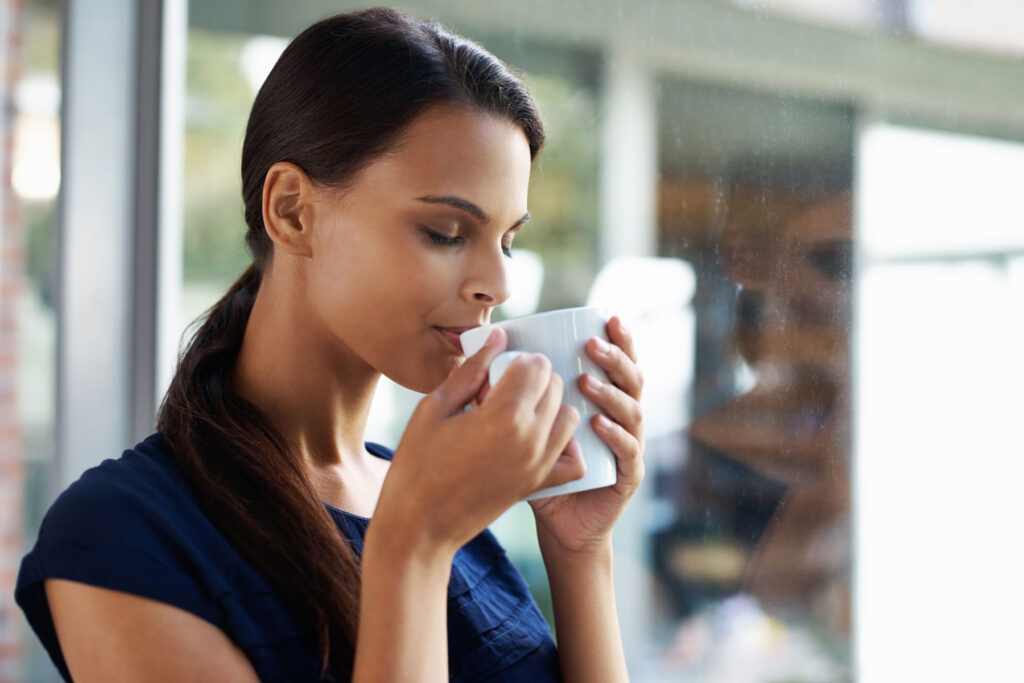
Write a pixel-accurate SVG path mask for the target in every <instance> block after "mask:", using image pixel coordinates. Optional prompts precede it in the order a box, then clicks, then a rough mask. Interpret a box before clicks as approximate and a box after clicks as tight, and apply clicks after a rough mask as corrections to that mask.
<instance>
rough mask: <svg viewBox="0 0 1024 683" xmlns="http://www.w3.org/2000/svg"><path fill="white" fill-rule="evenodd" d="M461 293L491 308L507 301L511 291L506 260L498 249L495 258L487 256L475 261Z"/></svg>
mask: <svg viewBox="0 0 1024 683" xmlns="http://www.w3.org/2000/svg"><path fill="white" fill-rule="evenodd" d="M463 293H464V296H466V297H467V298H470V299H471V300H472V301H473V302H475V303H477V304H482V305H484V306H489V307H492V308H493V307H494V306H500V305H501V304H503V303H505V302H506V301H508V298H509V296H510V295H511V294H512V290H511V287H510V286H509V281H508V266H507V258H506V257H505V255H504V254H503V253H501V251H500V249H499V250H498V254H497V255H496V256H493V255H490V254H488V255H487V256H485V257H479V258H477V259H475V263H474V267H473V268H472V271H471V273H470V275H469V277H467V278H466V281H465V283H464V284H463Z"/></svg>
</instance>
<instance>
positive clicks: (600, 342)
mask: <svg viewBox="0 0 1024 683" xmlns="http://www.w3.org/2000/svg"><path fill="white" fill-rule="evenodd" d="M594 339H596V340H597V352H598V353H600V354H601V355H602V356H607V355H608V352H609V351H611V350H612V349H611V347H610V346H609V345H608V342H606V341H605V340H604V339H601V338H600V337H594Z"/></svg>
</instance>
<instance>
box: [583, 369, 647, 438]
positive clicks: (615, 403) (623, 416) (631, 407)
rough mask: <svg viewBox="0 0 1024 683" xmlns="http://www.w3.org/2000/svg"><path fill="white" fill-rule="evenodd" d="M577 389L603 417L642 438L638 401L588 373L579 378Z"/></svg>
mask: <svg viewBox="0 0 1024 683" xmlns="http://www.w3.org/2000/svg"><path fill="white" fill-rule="evenodd" d="M579 387H580V392H581V393H582V394H583V395H584V396H585V397H586V398H588V399H590V400H591V401H593V402H594V405H596V406H597V407H598V408H600V409H601V411H602V412H603V413H604V414H605V415H607V416H608V417H610V418H611V419H612V420H613V421H615V422H617V423H619V424H620V425H622V426H623V427H625V429H626V431H628V432H629V433H630V434H632V435H633V436H635V437H637V438H640V437H642V436H643V411H642V409H641V407H640V402H639V401H637V400H636V399H635V398H633V397H632V396H630V395H629V394H627V393H626V392H624V391H623V390H622V389H619V388H618V387H617V386H615V385H614V384H610V383H608V382H602V381H601V380H600V379H598V378H597V377H594V376H593V375H591V374H588V373H584V374H583V375H581V376H580V379H579Z"/></svg>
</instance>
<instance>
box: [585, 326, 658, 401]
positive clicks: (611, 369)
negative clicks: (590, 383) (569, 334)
mask: <svg viewBox="0 0 1024 683" xmlns="http://www.w3.org/2000/svg"><path fill="white" fill-rule="evenodd" d="M586 349H587V355H589V356H590V357H591V358H592V359H593V360H594V362H595V363H597V364H598V365H599V366H600V367H601V369H602V370H604V371H605V374H607V375H608V379H609V380H611V381H612V383H614V384H615V386H617V387H619V388H620V389H622V390H623V391H625V392H626V393H627V394H629V395H630V396H632V397H633V398H635V399H637V400H639V398H640V394H641V393H642V392H643V388H644V378H643V373H641V371H640V368H639V367H638V366H637V364H636V362H635V361H634V360H633V359H632V358H630V357H629V356H628V355H627V354H626V352H625V351H623V350H622V349H621V348H619V347H618V346H616V345H614V344H609V343H608V342H606V341H605V340H603V339H601V338H600V337H591V338H590V339H589V340H587V346H586Z"/></svg>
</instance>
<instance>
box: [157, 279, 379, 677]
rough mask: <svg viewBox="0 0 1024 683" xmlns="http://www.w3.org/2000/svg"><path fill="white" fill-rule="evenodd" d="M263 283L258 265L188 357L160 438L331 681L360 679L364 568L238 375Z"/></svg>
mask: <svg viewBox="0 0 1024 683" xmlns="http://www.w3.org/2000/svg"><path fill="white" fill-rule="evenodd" d="M261 278H262V276H261V273H260V271H259V269H258V268H257V266H256V265H252V266H250V267H249V268H248V270H246V271H245V273H244V274H243V275H242V277H240V278H239V279H238V281H237V282H235V284H234V285H233V286H232V287H231V289H229V290H228V292H227V294H225V295H224V297H223V298H222V299H221V300H220V301H218V302H217V304H216V305H215V306H214V307H213V308H212V309H210V312H209V313H208V315H207V317H206V320H205V321H204V322H203V324H202V326H201V327H200V328H199V331H198V332H196V334H195V336H194V337H193V339H192V341H191V342H190V343H189V345H188V347H187V348H186V350H185V352H184V354H183V356H182V358H181V360H180V362H179V364H178V371H177V373H176V374H175V376H174V379H173V381H172V382H171V386H170V389H169V390H168V392H167V396H166V397H165V399H164V403H163V405H162V406H161V408H160V413H159V416H158V420H157V429H158V430H159V431H160V432H161V433H162V434H163V435H164V436H165V437H166V438H167V440H168V441H169V442H170V444H171V449H172V451H173V453H174V459H175V461H176V462H177V464H178V467H179V468H180V469H181V471H182V472H183V474H184V475H185V478H186V479H187V480H188V481H189V483H190V484H191V486H192V489H193V491H194V492H195V494H196V497H197V499H198V500H199V504H200V505H201V507H202V508H203V510H204V512H205V513H206V514H207V516H208V517H209V518H210V520H211V521H212V522H213V524H214V525H215V526H216V527H217V528H218V529H219V530H220V531H221V533H222V534H224V536H225V538H227V539H228V541H229V542H230V543H231V545H232V546H233V547H234V548H235V550H237V551H238V553H239V554H240V555H241V556H242V557H243V558H244V559H245V560H246V561H247V562H248V563H249V564H251V565H252V566H253V567H254V568H255V569H256V570H257V571H258V572H259V573H260V574H261V575H262V576H263V577H264V578H265V579H266V580H267V581H268V583H270V585H271V586H272V587H273V588H274V590H275V591H276V592H277V593H278V595H280V596H281V598H282V601H283V602H284V603H285V605H286V607H288V608H290V609H291V610H292V612H293V615H294V616H295V617H296V618H297V621H298V622H299V623H300V624H303V625H306V626H308V627H312V628H313V629H314V632H315V636H316V638H317V645H318V650H319V653H320V655H321V658H322V661H323V666H324V671H326V668H327V666H328V662H330V663H331V664H332V665H333V666H334V667H336V668H337V669H338V670H339V672H340V673H342V674H344V675H346V676H348V675H351V670H352V666H353V663H354V655H355V640H356V628H357V620H358V613H359V566H358V560H357V558H356V555H355V551H354V550H353V549H352V548H351V546H350V545H349V544H348V543H346V542H344V540H343V537H342V535H341V533H340V532H339V531H338V529H337V527H336V526H335V524H334V522H333V521H332V519H331V517H330V515H329V513H328V512H327V510H326V508H325V507H324V506H323V504H322V503H321V502H320V501H319V500H318V499H317V496H316V494H315V493H314V492H313V489H312V487H311V486H310V484H309V480H308V478H307V477H306V475H305V474H304V472H303V469H302V465H301V462H300V461H299V458H298V457H297V455H296V454H295V452H294V451H293V450H292V449H291V448H290V447H289V446H288V445H287V444H286V443H285V440H284V438H283V437H282V436H281V435H280V433H279V432H278V431H277V430H276V429H275V428H274V427H273V425H272V424H271V423H270V421H269V420H268V419H267V418H266V417H265V416H264V415H263V414H262V413H261V412H260V411H259V409H258V408H256V406H254V405H253V404H251V403H249V402H248V401H246V400H245V399H243V398H241V397H239V396H238V395H236V394H235V393H234V392H233V390H232V387H231V375H232V371H233V369H234V366H235V361H236V359H237V358H238V353H239V351H240V349H241V345H242V337H243V334H244V333H245V327H246V324H247V322H248V320H249V314H250V313H251V312H252V307H253V303H254V302H255V300H256V293H257V291H258V290H259V285H260V280H261Z"/></svg>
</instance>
